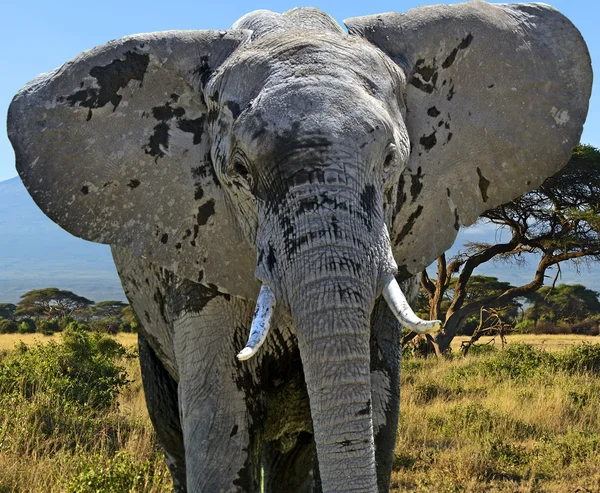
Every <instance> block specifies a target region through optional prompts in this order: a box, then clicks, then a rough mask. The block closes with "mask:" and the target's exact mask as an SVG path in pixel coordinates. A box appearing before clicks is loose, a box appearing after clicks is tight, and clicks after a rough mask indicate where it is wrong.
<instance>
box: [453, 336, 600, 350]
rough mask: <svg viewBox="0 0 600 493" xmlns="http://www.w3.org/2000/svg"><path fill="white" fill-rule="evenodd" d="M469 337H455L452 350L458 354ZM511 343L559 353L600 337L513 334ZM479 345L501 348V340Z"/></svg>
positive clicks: (598, 340)
mask: <svg viewBox="0 0 600 493" xmlns="http://www.w3.org/2000/svg"><path fill="white" fill-rule="evenodd" d="M468 339H469V337H467V336H458V337H455V338H454V340H453V341H452V349H453V350H454V351H455V352H456V351H459V350H460V344H461V342H462V341H466V340H468ZM506 340H507V342H509V343H513V344H515V343H520V344H530V345H532V346H535V347H540V348H544V349H545V350H546V351H557V350H559V349H566V348H568V347H569V346H572V345H573V344H581V343H582V342H589V343H591V344H597V343H600V336H586V335H578V334H543V335H536V334H512V335H509V336H507V337H506ZM477 343H478V344H488V343H489V344H491V345H494V346H495V347H499V346H500V339H499V338H498V337H495V338H494V337H482V338H481V339H480V340H479V341H478V342H477Z"/></svg>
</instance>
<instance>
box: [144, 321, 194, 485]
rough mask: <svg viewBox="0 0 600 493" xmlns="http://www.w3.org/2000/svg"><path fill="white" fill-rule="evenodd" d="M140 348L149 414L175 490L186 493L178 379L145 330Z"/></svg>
mask: <svg viewBox="0 0 600 493" xmlns="http://www.w3.org/2000/svg"><path fill="white" fill-rule="evenodd" d="M138 347H139V351H140V367H141V372H142V382H143V385H144V395H145V397H146V404H147V406H148V414H149V415H150V420H151V421H152V425H153V426H154V430H155V431H156V436H157V438H158V441H159V442H160V444H161V445H162V448H163V450H164V452H165V458H166V461H167V465H168V466H169V471H170V472H171V477H172V478H173V487H174V490H175V493H185V492H186V491H187V489H186V485H185V452H184V446H183V434H182V432H181V423H180V421H179V406H178V403H177V400H178V397H177V382H176V381H175V380H174V379H173V377H171V375H170V374H169V372H168V371H167V370H166V368H165V367H164V365H163V364H162V362H161V361H160V359H159V358H158V357H157V356H156V353H155V352H154V350H153V349H152V347H151V346H150V344H149V343H148V341H147V340H146V337H145V336H144V334H143V331H140V333H139V335H138Z"/></svg>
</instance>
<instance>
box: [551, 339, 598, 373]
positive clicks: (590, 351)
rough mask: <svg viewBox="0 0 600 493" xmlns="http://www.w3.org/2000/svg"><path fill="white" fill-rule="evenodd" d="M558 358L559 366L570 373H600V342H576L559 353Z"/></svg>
mask: <svg viewBox="0 0 600 493" xmlns="http://www.w3.org/2000/svg"><path fill="white" fill-rule="evenodd" d="M556 358H557V362H558V365H559V367H560V368H561V369H563V370H565V371H567V372H569V373H575V372H579V373H581V372H590V373H594V374H597V375H600V344H590V343H586V342H584V343H582V344H576V345H574V346H571V347H569V348H568V349H566V350H564V351H561V352H560V353H558V354H557V357H556Z"/></svg>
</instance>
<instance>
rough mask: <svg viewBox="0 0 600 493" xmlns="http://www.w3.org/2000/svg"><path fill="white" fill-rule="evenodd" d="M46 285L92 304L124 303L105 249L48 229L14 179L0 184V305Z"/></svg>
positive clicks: (55, 228)
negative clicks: (106, 302)
mask: <svg viewBox="0 0 600 493" xmlns="http://www.w3.org/2000/svg"><path fill="white" fill-rule="evenodd" d="M50 286H53V287H57V288H60V289H68V290H70V291H73V292H75V293H77V294H79V295H81V296H85V297H86V298H89V299H92V300H94V301H103V300H109V299H110V300H125V294H124V293H123V289H122V288H121V282H120V281H119V276H118V275H117V271H116V269H115V266H114V263H113V260H112V256H111V254H110V248H109V247H108V246H107V245H99V244H97V243H90V242H89V241H85V240H82V239H80V238H76V237H75V236H73V235H71V234H70V233H67V232H66V231H65V230H63V229H61V228H60V227H59V226H57V225H56V224H54V223H53V222H52V221H51V220H50V219H48V218H47V217H46V216H45V215H44V214H43V213H42V211H41V210H40V209H39V208H38V206H37V205H36V204H35V202H34V201H33V199H32V198H31V197H30V196H29V194H28V193H27V190H25V187H24V186H23V184H22V183H21V180H20V179H19V178H18V177H15V178H11V179H10V180H6V181H3V182H0V303H2V302H10V303H16V302H17V301H18V300H19V296H20V295H22V294H23V293H25V292H27V291H29V290H31V289H37V288H45V287H50Z"/></svg>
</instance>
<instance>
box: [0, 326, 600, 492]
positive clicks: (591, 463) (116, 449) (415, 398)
mask: <svg viewBox="0 0 600 493" xmlns="http://www.w3.org/2000/svg"><path fill="white" fill-rule="evenodd" d="M32 339H33V340H36V339H37V340H41V341H44V340H48V338H46V337H44V336H36V335H33V336H7V335H3V336H0V347H4V348H7V347H10V344H12V345H14V344H15V343H16V342H18V341H19V340H24V341H27V342H31V340H32ZM119 339H120V340H121V341H122V343H123V344H125V345H127V346H133V345H134V344H135V335H132V334H124V335H121V336H120V338H119ZM582 339H583V340H585V339H588V340H589V338H583V337H580V336H531V337H529V338H524V337H517V336H511V340H512V341H515V340H520V341H523V340H525V341H526V342H529V343H531V342H534V343H536V344H535V345H536V346H543V347H544V348H547V349H550V350H552V351H559V349H560V347H561V345H564V344H568V343H570V344H574V343H576V342H580V341H581V340H582ZM597 339H599V338H592V339H591V340H592V341H594V342H595V341H596V340H597ZM8 341H11V342H8ZM499 354H500V353H498V352H494V353H490V354H479V355H478V354H472V355H470V356H469V357H468V358H460V357H455V358H453V359H450V360H447V361H441V362H440V361H437V360H435V359H427V360H423V359H405V360H404V361H403V370H402V396H401V397H402V401H401V409H402V417H401V424H400V427H399V429H398V436H397V446H396V454H395V465H394V472H393V475H392V490H391V491H392V492H394V493H397V492H408V491H416V492H441V493H444V492H465V493H470V492H501V493H508V492H532V493H533V492H550V493H554V492H556V493H559V492H560V493H562V492H573V493H574V492H576V491H579V492H600V374H599V372H595V373H594V372H592V373H581V372H577V371H567V370H565V369H564V368H563V369H562V370H561V369H560V368H562V367H559V366H558V365H557V366H555V367H553V366H552V365H550V366H548V365H546V366H544V365H541V366H539V367H535V368H533V367H532V368H533V370H532V371H531V372H529V373H528V368H529V367H528V366H527V364H526V363H527V361H526V360H527V358H526V357H525V356H523V358H520V357H518V355H517V357H516V358H515V360H514V361H515V362H517V363H515V364H521V363H525V365H524V366H523V368H522V369H521V370H519V371H521V373H516V374H515V375H507V374H506V367H502V366H501V365H499V364H498V361H499V360H498V355H499ZM501 354H506V352H504V353H501ZM552 354H556V355H559V356H557V357H560V355H561V354H565V353H564V351H563V352H553V353H552ZM551 361H558V360H551ZM122 364H123V365H125V366H126V368H127V371H128V374H129V378H130V380H132V383H131V384H130V385H129V386H128V387H127V388H126V389H125V390H124V391H123V392H122V393H121V395H120V396H119V406H118V407H117V408H115V409H114V410H112V411H110V413H109V414H108V415H107V416H106V418H105V421H106V424H105V425H103V426H104V428H102V430H104V431H102V432H101V433H99V434H96V435H94V439H92V440H91V441H90V442H89V443H85V444H82V448H81V449H80V450H78V451H72V450H68V449H65V450H59V451H58V452H56V451H52V450H51V448H52V447H50V446H49V445H48V443H44V442H43V441H39V437H38V436H35V435H31V436H29V435H30V432H29V428H28V426H30V425H29V422H28V421H27V420H23V421H22V425H21V426H22V430H21V431H20V432H19V434H22V436H23V438H22V439H17V440H12V441H10V440H9V441H8V442H4V441H3V440H2V428H3V426H5V425H6V420H7V419H8V417H6V416H4V417H3V416H2V415H1V414H0V493H8V492H9V491H10V492H13V491H14V492H18V491H32V492H59V491H72V492H79V491H81V492H83V491H97V492H106V493H108V492H111V493H119V492H126V491H127V492H131V493H133V492H138V491H140V492H151V493H159V492H167V491H171V487H170V479H169V475H168V472H167V469H166V466H165V465H164V462H163V461H162V458H161V456H160V452H159V451H158V449H157V444H156V441H155V437H154V433H153V430H152V427H151V424H150V421H149V418H148V414H147V411H146V406H145V401H144V396H143V391H142V386H141V378H140V373H139V365H138V361H137V359H131V358H129V359H124V360H123V361H122ZM509 367H510V365H509ZM9 442H11V443H13V449H12V450H11V449H10V447H9V448H7V446H6V444H7V443H9ZM14 444H17V445H14ZM84 449H85V450H84ZM119 458H120V459H119ZM119 461H120V462H119ZM86 471H87V472H86ZM89 471H91V473H90V472H89ZM119 471H125V472H126V473H127V474H131V471H134V473H135V474H137V475H139V477H140V482H139V483H138V486H137V487H136V488H135V489H129V490H128V489H123V488H122V487H121V486H119V484H120V483H119V482H118V480H119V474H120V472H119ZM92 473H93V474H92ZM86 474H92V476H91V477H92V479H93V480H94V481H96V483H95V484H96V486H95V487H94V488H95V489H86V487H84V486H85V484H86V482H85V481H84V480H81V478H84V479H85V478H87V476H86ZM94 474H95V475H94ZM82 475H83V476H82ZM103 476H106V477H109V476H110V478H112V479H111V481H112V482H109V483H107V484H108V486H102V487H98V486H97V484H98V481H99V479H98V478H99V477H100V478H102V477H103ZM73 478H79V483H77V484H78V485H79V486H78V489H77V488H73V487H72V486H70V487H69V485H72V484H73ZM115 478H116V479H115ZM82 485H83V486H82ZM90 488H91V487H90Z"/></svg>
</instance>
